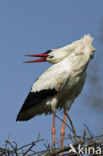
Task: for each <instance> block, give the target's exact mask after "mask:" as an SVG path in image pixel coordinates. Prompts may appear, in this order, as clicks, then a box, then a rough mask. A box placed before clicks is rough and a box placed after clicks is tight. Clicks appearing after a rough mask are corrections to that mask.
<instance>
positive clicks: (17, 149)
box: [17, 139, 44, 150]
mask: <svg viewBox="0 0 103 156" xmlns="http://www.w3.org/2000/svg"><path fill="white" fill-rule="evenodd" d="M43 140H44V139H40V140H36V141H34V142H32V143H30V144H27V145H23V146H21V147H19V148H18V149H17V150H21V149H23V148H25V147H27V146H31V145H32V144H33V143H34V144H36V143H37V142H41V141H43Z"/></svg>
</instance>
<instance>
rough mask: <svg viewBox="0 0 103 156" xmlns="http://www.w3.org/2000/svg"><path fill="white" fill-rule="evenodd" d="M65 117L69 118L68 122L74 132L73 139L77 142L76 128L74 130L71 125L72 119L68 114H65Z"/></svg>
mask: <svg viewBox="0 0 103 156" xmlns="http://www.w3.org/2000/svg"><path fill="white" fill-rule="evenodd" d="M67 118H68V120H69V122H70V124H71V127H72V130H73V133H74V140H75V143H77V138H76V137H77V135H76V130H75V128H74V125H73V122H72V120H71V118H70V116H69V115H68V114H67Z"/></svg>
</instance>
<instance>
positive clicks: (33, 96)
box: [16, 89, 57, 121]
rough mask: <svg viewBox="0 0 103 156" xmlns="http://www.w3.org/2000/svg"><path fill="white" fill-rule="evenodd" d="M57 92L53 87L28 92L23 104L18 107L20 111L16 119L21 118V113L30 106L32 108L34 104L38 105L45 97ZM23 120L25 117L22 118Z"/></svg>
mask: <svg viewBox="0 0 103 156" xmlns="http://www.w3.org/2000/svg"><path fill="white" fill-rule="evenodd" d="M56 93H57V91H56V90H55V89H48V90H41V91H37V92H30V93H29V94H28V96H27V98H26V100H25V102H24V104H23V106H22V107H21V109H20V112H19V113H18V116H17V119H16V121H18V120H23V119H20V116H21V113H23V112H25V111H27V110H28V109H30V108H32V107H33V108H34V107H35V106H36V105H39V103H40V102H41V101H42V100H44V99H46V98H47V97H50V96H53V95H55V94H56ZM24 120H25V119H24Z"/></svg>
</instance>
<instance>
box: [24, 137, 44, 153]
mask: <svg viewBox="0 0 103 156" xmlns="http://www.w3.org/2000/svg"><path fill="white" fill-rule="evenodd" d="M43 140H44V139H41V140H36V141H35V142H32V144H31V146H30V147H29V148H28V149H27V151H26V152H25V153H24V154H23V156H25V155H26V154H27V153H28V152H29V151H30V150H31V149H32V148H33V147H34V146H35V145H36V143H37V142H40V141H43Z"/></svg>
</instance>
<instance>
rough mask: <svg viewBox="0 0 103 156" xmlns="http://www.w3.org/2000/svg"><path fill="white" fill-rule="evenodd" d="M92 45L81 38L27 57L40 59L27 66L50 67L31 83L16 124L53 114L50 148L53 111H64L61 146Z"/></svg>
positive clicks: (86, 39)
mask: <svg viewBox="0 0 103 156" xmlns="http://www.w3.org/2000/svg"><path fill="white" fill-rule="evenodd" d="M92 42H93V38H92V37H91V36H90V35H85V36H84V37H83V38H81V39H80V40H77V41H75V42H73V43H72V44H69V45H67V46H65V47H63V48H59V49H53V50H48V51H47V52H45V53H43V54H31V55H27V56H34V57H41V59H37V60H32V61H26V62H27V63H33V62H44V61H48V62H50V63H52V64H54V65H52V66H51V67H50V68H48V69H47V70H46V71H45V72H44V73H43V74H42V75H41V76H40V77H39V78H38V79H37V80H36V81H35V82H34V84H33V86H32V88H31V90H30V93H29V94H28V96H27V98H26V100H25V102H24V104H23V106H22V107H21V109H20V112H19V113H18V116H17V119H16V121H27V120H29V119H31V118H32V117H35V116H36V115H41V114H43V113H44V114H45V115H48V114H51V113H53V126H52V141H53V145H54V143H55V112H56V109H58V110H61V109H64V119H63V122H62V127H61V146H62V147H64V141H63V140H64V135H65V122H66V117H67V112H68V110H69V109H70V107H71V105H72V103H73V102H74V100H75V98H76V97H77V96H78V95H79V94H80V92H81V90H82V88H83V86H84V83H85V79H86V75H87V74H86V69H87V66H88V63H89V61H90V59H91V58H93V56H94V51H95V48H94V47H93V46H92Z"/></svg>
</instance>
